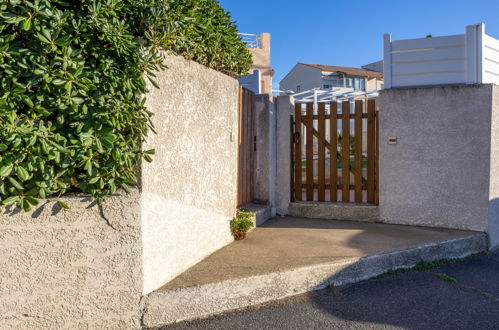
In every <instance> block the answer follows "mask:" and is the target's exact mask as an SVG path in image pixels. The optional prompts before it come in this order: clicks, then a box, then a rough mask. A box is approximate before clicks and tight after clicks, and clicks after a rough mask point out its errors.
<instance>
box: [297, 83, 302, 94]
mask: <svg viewBox="0 0 499 330" xmlns="http://www.w3.org/2000/svg"><path fill="white" fill-rule="evenodd" d="M296 92H297V93H298V92H301V86H300V85H298V86H296Z"/></svg>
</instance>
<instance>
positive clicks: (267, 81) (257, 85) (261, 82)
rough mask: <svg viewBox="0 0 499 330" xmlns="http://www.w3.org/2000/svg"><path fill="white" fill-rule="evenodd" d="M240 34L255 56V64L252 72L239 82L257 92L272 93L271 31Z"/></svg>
mask: <svg viewBox="0 0 499 330" xmlns="http://www.w3.org/2000/svg"><path fill="white" fill-rule="evenodd" d="M240 36H241V38H242V39H243V41H245V42H246V46H247V47H248V50H249V51H250V53H251V55H252V57H253V64H252V65H251V68H250V71H249V73H250V74H248V75H246V76H243V77H241V78H240V79H239V83H240V84H241V85H242V86H243V87H246V88H248V89H250V90H252V91H253V92H255V93H257V94H259V93H262V94H272V76H273V75H274V70H272V68H271V67H270V33H260V35H256V34H247V33H240ZM255 71H258V72H255Z"/></svg>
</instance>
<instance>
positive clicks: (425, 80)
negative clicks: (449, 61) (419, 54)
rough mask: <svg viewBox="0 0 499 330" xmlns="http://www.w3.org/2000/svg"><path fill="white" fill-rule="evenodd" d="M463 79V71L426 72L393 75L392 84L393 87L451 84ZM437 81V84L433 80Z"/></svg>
mask: <svg viewBox="0 0 499 330" xmlns="http://www.w3.org/2000/svg"><path fill="white" fill-rule="evenodd" d="M464 79H465V73H464V72H456V73H452V72H451V73H445V74H439V73H427V74H421V75H410V76H395V77H393V80H392V82H393V86H395V87H414V86H434V85H452V84H455V83H456V81H463V80H464ZM436 81H438V84H435V82H436Z"/></svg>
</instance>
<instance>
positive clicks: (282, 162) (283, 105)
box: [275, 95, 294, 215]
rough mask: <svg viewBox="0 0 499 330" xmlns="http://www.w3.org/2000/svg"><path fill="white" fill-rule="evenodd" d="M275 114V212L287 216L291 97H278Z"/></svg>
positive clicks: (292, 102) (289, 188) (289, 196)
mask: <svg viewBox="0 0 499 330" xmlns="http://www.w3.org/2000/svg"><path fill="white" fill-rule="evenodd" d="M276 102H277V113H276V184H275V185H276V187H277V191H276V209H277V210H276V211H277V214H280V215H286V214H289V204H290V203H291V126H290V125H291V114H292V113H293V109H294V99H293V97H292V96H288V95H285V96H278V97H277V98H276Z"/></svg>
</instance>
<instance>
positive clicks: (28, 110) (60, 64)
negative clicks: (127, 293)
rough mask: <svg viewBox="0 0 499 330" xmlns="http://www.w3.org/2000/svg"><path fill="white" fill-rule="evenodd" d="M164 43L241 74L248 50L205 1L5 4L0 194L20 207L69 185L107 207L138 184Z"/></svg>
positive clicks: (0, 26)
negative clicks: (151, 86) (151, 85)
mask: <svg viewBox="0 0 499 330" xmlns="http://www.w3.org/2000/svg"><path fill="white" fill-rule="evenodd" d="M161 48H167V49H169V50H171V51H173V52H176V53H178V54H181V55H183V56H185V57H187V58H190V59H193V60H195V61H198V62H200V63H202V64H205V65H207V66H209V67H212V68H214V69H217V70H220V71H222V72H225V73H228V74H231V75H233V76H237V75H240V74H242V73H244V72H246V70H247V69H248V66H249V63H250V57H249V54H248V52H247V50H246V49H245V48H244V44H243V42H242V41H241V40H240V39H239V38H238V36H237V31H236V28H235V27H234V25H233V23H232V22H231V21H230V19H229V17H228V15H227V14H226V13H225V11H223V9H222V8H221V7H220V6H219V5H218V3H217V2H216V1H210V0H192V1H188V0H184V1H180V0H151V1H145V0H143V1H139V0H136V1H133V0H128V1H125V0H102V1H86V0H80V1H69V0H67V1H63V0H59V1H58V0H51V1H49V0H35V1H33V0H30V1H24V0H22V1H21V0H10V1H4V2H2V3H1V4H0V198H1V200H2V203H3V204H6V205H9V204H16V205H17V206H18V207H20V208H23V209H24V210H29V209H30V207H31V205H37V203H38V202H37V198H45V197H46V196H50V195H61V194H63V193H66V192H77V193H85V194H90V195H91V196H93V197H94V198H96V199H97V201H98V202H99V203H102V201H103V199H104V198H105V197H106V196H109V195H112V194H113V193H115V192H116V190H117V189H118V188H123V189H125V190H128V186H127V184H130V183H135V182H136V179H137V178H136V175H135V171H134V169H135V168H136V165H137V163H138V162H139V161H140V159H141V158H144V159H145V160H147V161H151V160H152V159H151V156H150V154H153V153H154V151H153V150H150V151H145V152H143V151H142V150H141V143H142V142H143V140H144V138H145V136H146V135H147V134H148V132H149V131H150V130H151V129H152V124H151V121H150V117H151V115H152V114H151V113H150V112H149V111H148V110H147V109H146V108H145V106H144V102H145V98H144V95H145V93H146V92H147V88H146V81H145V79H147V78H149V79H151V77H154V72H156V71H158V70H161V69H163V66H162V59H161V57H160V55H159V54H161V52H159V50H160V49H161Z"/></svg>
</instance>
